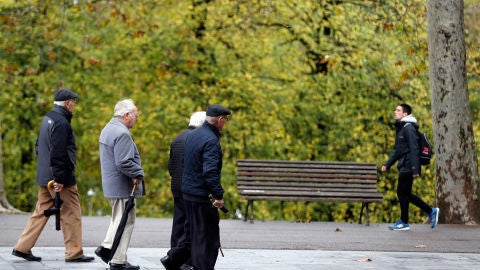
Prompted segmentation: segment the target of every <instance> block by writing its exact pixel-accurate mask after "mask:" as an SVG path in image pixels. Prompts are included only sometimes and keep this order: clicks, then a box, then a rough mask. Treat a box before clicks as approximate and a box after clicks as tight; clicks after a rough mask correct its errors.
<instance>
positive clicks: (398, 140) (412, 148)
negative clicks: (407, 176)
mask: <svg viewBox="0 0 480 270" xmlns="http://www.w3.org/2000/svg"><path fill="white" fill-rule="evenodd" d="M412 119H414V122H406V121H401V122H400V121H398V122H396V123H395V128H396V136H395V147H394V149H393V152H392V153H391V154H390V157H389V159H388V161H387V162H386V163H385V166H386V167H387V168H388V169H390V167H391V166H392V165H393V164H394V163H395V162H396V161H398V164H397V168H398V171H399V172H400V173H412V174H421V168H420V156H419V153H420V152H419V149H418V125H417V123H416V119H415V118H413V117H412Z"/></svg>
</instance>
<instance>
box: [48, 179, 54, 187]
mask: <svg viewBox="0 0 480 270" xmlns="http://www.w3.org/2000/svg"><path fill="white" fill-rule="evenodd" d="M53 184H55V180H50V181H49V182H48V184H47V189H52V186H53Z"/></svg>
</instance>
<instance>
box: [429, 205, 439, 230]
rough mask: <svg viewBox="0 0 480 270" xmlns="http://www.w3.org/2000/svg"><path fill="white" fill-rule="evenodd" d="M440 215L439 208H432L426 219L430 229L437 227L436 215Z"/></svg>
mask: <svg viewBox="0 0 480 270" xmlns="http://www.w3.org/2000/svg"><path fill="white" fill-rule="evenodd" d="M439 213H440V208H433V207H432V213H431V214H430V215H428V219H429V220H430V223H431V224H432V229H433V228H435V227H436V226H437V223H438V214H439Z"/></svg>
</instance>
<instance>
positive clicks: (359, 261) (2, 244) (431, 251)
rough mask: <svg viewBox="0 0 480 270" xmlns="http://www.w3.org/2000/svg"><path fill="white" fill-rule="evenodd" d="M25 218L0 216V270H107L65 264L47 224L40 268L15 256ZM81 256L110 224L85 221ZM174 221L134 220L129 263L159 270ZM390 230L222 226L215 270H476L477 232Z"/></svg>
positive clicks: (57, 235) (331, 225) (332, 225)
mask: <svg viewBox="0 0 480 270" xmlns="http://www.w3.org/2000/svg"><path fill="white" fill-rule="evenodd" d="M28 217H29V216H28V215H5V214H0V228H2V229H1V233H0V270H13V269H22V270H26V269H35V270H37V269H38V270H47V269H48V270H50V269H78V270H86V269H106V267H107V265H106V264H105V263H103V262H102V261H101V260H100V259H99V258H98V257H96V256H95V257H96V258H95V260H94V261H93V262H91V263H65V261H64V257H63V253H64V248H63V239H62V234H61V232H57V231H55V225H54V219H53V218H52V219H50V221H49V222H48V224H47V226H46V227H45V229H44V230H43V233H42V235H41V236H40V238H39V240H38V242H37V245H36V246H35V247H34V248H33V253H34V254H35V255H36V256H40V257H42V261H41V262H27V261H25V260H23V259H20V258H17V257H15V256H12V255H11V254H10V253H11V250H12V247H13V245H14V244H15V242H16V240H17V238H18V237H19V235H20V234H21V232H22V230H23V228H24V226H25V224H26V222H27V220H28ZM82 221H83V239H84V251H85V254H86V255H90V256H94V253H93V251H94V250H95V248H96V246H98V245H99V243H100V242H101V241H102V240H103V237H104V236H105V232H106V229H107V227H108V221H109V218H108V217H83V219H82ZM171 222H172V221H171V219H155V218H137V223H136V226H135V229H134V233H133V236H132V241H131V245H130V246H131V248H130V249H129V251H128V257H129V262H130V263H132V264H138V265H140V266H141V269H144V270H147V269H164V268H163V267H162V264H161V263H160V258H161V257H162V256H164V255H165V253H166V251H167V250H168V245H169V237H170V227H171ZM387 226H388V224H371V225H370V226H365V225H359V224H355V223H338V222H312V223H295V222H288V221H267V222H262V221H255V223H253V224H250V223H249V222H243V221H240V220H221V222H220V229H221V238H222V246H223V252H224V254H225V257H221V255H219V258H218V260H217V265H216V269H232V270H233V269H235V270H240V269H259V270H263V269H265V270H266V269H285V270H286V269H293V270H295V269H328V270H332V269H455V270H458V269H479V266H480V227H478V226H463V225H443V224H440V225H439V226H438V227H437V228H435V229H431V228H430V226H429V225H428V224H411V230H410V231H402V232H392V231H389V230H388V228H387Z"/></svg>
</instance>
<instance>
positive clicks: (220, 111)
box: [207, 104, 232, 117]
mask: <svg viewBox="0 0 480 270" xmlns="http://www.w3.org/2000/svg"><path fill="white" fill-rule="evenodd" d="M230 114H232V112H231V111H230V110H229V109H227V108H225V107H223V106H222V105H218V104H213V105H210V106H208V107H207V116H214V117H217V116H220V115H230Z"/></svg>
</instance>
